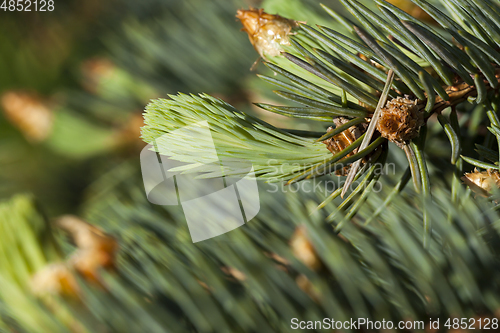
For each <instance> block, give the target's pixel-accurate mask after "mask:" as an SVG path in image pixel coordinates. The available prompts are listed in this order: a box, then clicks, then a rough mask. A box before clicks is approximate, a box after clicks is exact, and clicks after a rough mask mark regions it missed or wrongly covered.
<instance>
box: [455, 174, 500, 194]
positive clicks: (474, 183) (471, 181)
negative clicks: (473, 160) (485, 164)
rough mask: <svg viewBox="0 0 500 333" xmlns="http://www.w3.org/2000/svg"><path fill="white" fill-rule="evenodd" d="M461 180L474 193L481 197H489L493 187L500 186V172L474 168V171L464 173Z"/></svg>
mask: <svg viewBox="0 0 500 333" xmlns="http://www.w3.org/2000/svg"><path fill="white" fill-rule="evenodd" d="M462 180H463V181H464V183H465V184H466V185H467V186H469V188H470V189H471V190H472V191H473V192H474V193H476V194H479V195H480V196H483V197H489V196H490V195H491V192H492V190H493V189H494V188H499V187H500V174H499V173H498V170H493V169H488V170H486V171H482V172H480V171H479V170H477V169H474V172H470V173H466V174H465V175H464V176H463V177H462Z"/></svg>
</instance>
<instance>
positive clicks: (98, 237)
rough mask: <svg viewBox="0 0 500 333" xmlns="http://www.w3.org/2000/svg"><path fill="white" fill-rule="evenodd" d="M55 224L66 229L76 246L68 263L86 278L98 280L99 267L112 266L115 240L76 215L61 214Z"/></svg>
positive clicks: (115, 245) (116, 246)
mask: <svg viewBox="0 0 500 333" xmlns="http://www.w3.org/2000/svg"><path fill="white" fill-rule="evenodd" d="M57 225H58V226H59V227H60V228H62V229H63V230H65V231H67V232H68V233H69V234H70V235H71V238H72V239H73V241H74V243H75V244H76V246H77V247H78V249H77V250H76V252H75V253H74V255H73V256H72V257H71V258H70V260H69V263H70V264H71V265H72V266H73V267H74V268H75V269H76V270H77V271H78V272H79V273H80V274H82V275H83V276H84V277H85V278H86V279H87V280H90V281H93V282H98V281H99V275H98V270H99V269H100V268H113V267H114V265H115V255H116V252H117V250H118V243H117V241H116V240H115V239H114V238H112V237H111V236H109V235H107V234H105V233H104V232H103V231H102V230H101V229H99V228H97V227H95V226H93V225H91V224H89V223H87V222H85V221H83V220H81V219H79V218H78V217H76V216H70V215H67V216H63V217H61V218H60V219H59V220H58V221H57Z"/></svg>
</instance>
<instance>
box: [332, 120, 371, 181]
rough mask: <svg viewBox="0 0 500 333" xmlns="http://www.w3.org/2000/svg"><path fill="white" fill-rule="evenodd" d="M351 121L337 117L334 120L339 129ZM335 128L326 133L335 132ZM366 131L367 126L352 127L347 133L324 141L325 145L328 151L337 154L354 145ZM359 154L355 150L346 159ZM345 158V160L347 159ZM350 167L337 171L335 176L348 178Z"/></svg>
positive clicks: (344, 132)
mask: <svg viewBox="0 0 500 333" xmlns="http://www.w3.org/2000/svg"><path fill="white" fill-rule="evenodd" d="M348 121H349V119H347V118H344V117H337V118H335V119H333V122H334V124H335V127H339V126H342V125H344V124H345V123H347V122H348ZM333 130H334V128H333V127H329V128H328V129H327V130H326V131H327V133H328V132H331V131H333ZM365 130H366V124H361V125H357V126H351V127H349V128H348V129H346V130H345V131H343V132H341V133H339V134H337V135H335V136H333V137H331V138H330V139H326V140H325V141H323V143H324V144H325V145H326V147H327V148H328V150H329V151H330V152H331V153H332V154H334V155H335V154H337V153H339V152H341V151H342V150H344V149H345V148H346V147H347V146H349V145H350V144H352V143H353V142H354V141H356V140H357V139H358V138H359V137H360V136H361V135H362V134H363V132H364V131H365ZM357 152H358V149H357V148H356V149H354V150H353V151H352V152H350V153H349V154H347V155H346V157H349V156H352V155H354V154H356V153H357ZM346 157H344V158H346ZM349 169H350V166H345V167H344V168H342V169H340V170H336V171H335V174H336V175H337V176H346V175H347V174H348V173H349Z"/></svg>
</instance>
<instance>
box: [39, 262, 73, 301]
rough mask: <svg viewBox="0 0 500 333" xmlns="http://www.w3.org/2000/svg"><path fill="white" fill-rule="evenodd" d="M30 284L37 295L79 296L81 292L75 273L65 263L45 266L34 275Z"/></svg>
mask: <svg viewBox="0 0 500 333" xmlns="http://www.w3.org/2000/svg"><path fill="white" fill-rule="evenodd" d="M30 286H31V290H32V291H33V294H35V295H36V296H44V295H64V296H70V297H75V298H77V297H78V296H79V294H80V288H79V286H78V283H77V281H76V277H75V275H74V273H73V272H72V271H71V269H70V268H69V267H68V265H66V264H64V263H57V264H50V265H47V266H45V267H44V268H43V269H42V270H41V271H39V272H38V273H36V274H35V275H34V276H33V278H32V279H31V281H30Z"/></svg>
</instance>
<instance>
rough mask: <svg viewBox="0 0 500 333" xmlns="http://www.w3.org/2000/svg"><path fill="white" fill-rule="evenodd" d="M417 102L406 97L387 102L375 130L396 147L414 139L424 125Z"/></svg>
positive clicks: (422, 114)
mask: <svg viewBox="0 0 500 333" xmlns="http://www.w3.org/2000/svg"><path fill="white" fill-rule="evenodd" d="M417 102H418V100H411V99H409V98H408V97H407V96H405V97H397V98H394V99H392V100H390V101H388V102H387V104H386V106H385V107H384V108H382V110H381V114H380V119H379V121H378V123H377V130H378V131H379V132H380V134H381V135H382V137H384V138H386V139H388V140H389V141H392V142H394V143H396V144H398V145H402V144H405V143H406V142H407V141H409V140H411V139H413V138H416V137H417V136H418V132H419V130H420V127H421V126H422V125H423V124H424V113H423V111H422V109H421V108H420V105H419V104H417Z"/></svg>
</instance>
